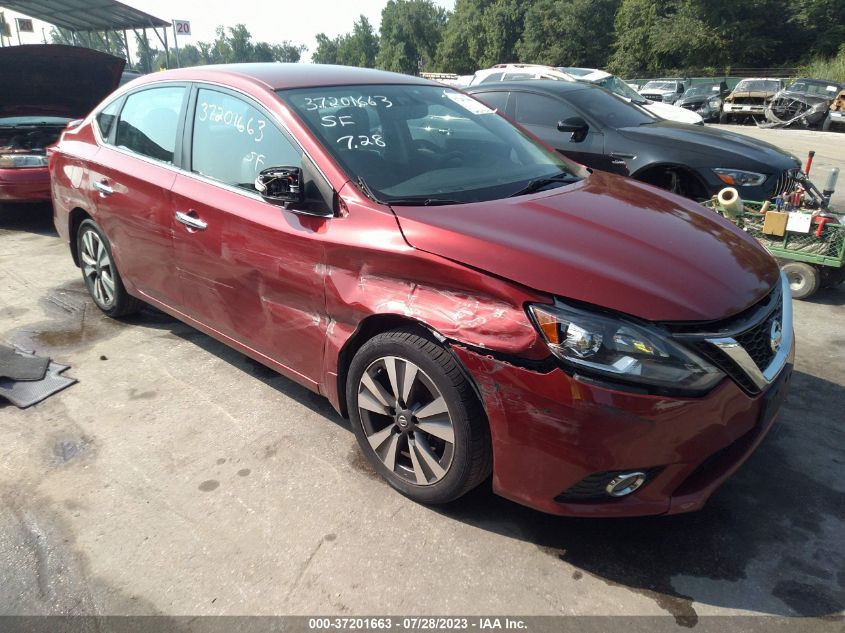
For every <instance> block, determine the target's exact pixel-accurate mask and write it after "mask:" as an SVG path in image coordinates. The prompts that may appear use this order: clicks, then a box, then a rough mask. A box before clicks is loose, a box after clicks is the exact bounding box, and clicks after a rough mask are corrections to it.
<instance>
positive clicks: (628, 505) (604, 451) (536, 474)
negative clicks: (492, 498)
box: [455, 347, 791, 517]
mask: <svg viewBox="0 0 845 633" xmlns="http://www.w3.org/2000/svg"><path fill="white" fill-rule="evenodd" d="M455 351H456V353H457V354H458V356H459V357H460V359H461V360H462V361H463V363H464V365H465V366H466V367H467V369H468V370H469V371H470V373H471V374H472V375H473V377H474V378H475V380H476V383H477V384H478V386H479V389H480V391H481V395H482V399H483V401H484V406H485V409H486V410H487V414H488V419H489V422H490V428H491V433H492V437H493V489H494V491H495V492H496V493H497V494H499V495H501V496H503V497H506V498H508V499H511V500H512V501H516V502H517V503H520V504H523V505H526V506H530V507H532V508H535V509H537V510H541V511H543V512H548V513H550V514H557V515H566V516H590V517H630V516H646V515H657V514H676V513H681V512H691V511H694V510H698V509H700V508H701V507H702V506H703V505H704V503H705V502H706V501H707V499H708V498H709V497H710V495H711V494H712V493H713V492H714V491H715V490H716V489H717V488H718V487H719V486H720V485H721V484H722V482H723V481H725V480H726V479H727V478H728V477H729V476H730V475H731V474H732V473H733V472H734V471H736V470H737V469H738V468H739V467H740V465H742V463H743V462H744V461H745V460H746V459H747V458H748V456H749V455H751V453H752V452H753V451H754V449H755V448H756V447H757V446H758V445H759V444H760V442H761V441H762V439H763V438H764V437H765V435H766V433H768V431H769V429H770V428H771V426H772V424H773V423H774V420H775V416H776V413H777V407H775V408H774V410H773V409H772V408H771V407H768V408H767V407H765V406H764V405H765V403H766V402H767V401H769V400H770V399H771V393H772V392H773V390H776V389H780V390H785V389H786V388H787V386H788V382H789V378H790V373H791V363H789V364H788V365H787V366H785V367H784V369H783V371H782V372H781V375H780V377H779V379H778V381H777V382H775V383H774V384H773V385H772V387H771V388H770V389H769V390H768V391H766V392H764V393H762V394H760V395H758V396H757V397H753V398H752V397H750V396H748V395H746V394H745V392H743V391H742V390H741V389H740V388H739V387H738V386H737V385H736V384H735V383H734V382H732V381H731V380H730V379H725V380H724V381H723V382H722V383H721V384H720V385H719V386H718V387H716V388H715V389H714V390H713V391H712V392H711V393H710V394H708V395H707V396H706V397H702V398H689V399H680V398H667V397H661V396H649V395H639V394H632V393H626V392H621V391H615V390H613V389H610V388H607V387H604V386H600V385H597V384H591V383H588V382H584V381H581V380H579V379H577V378H573V377H571V376H569V375H568V374H566V373H564V372H563V371H562V370H560V369H554V370H552V371H551V372H548V373H538V372H536V371H532V370H530V369H526V368H522V367H517V366H515V365H511V364H508V363H506V362H503V361H499V360H495V359H493V358H491V357H489V356H481V355H479V354H476V353H475V352H473V351H470V350H467V349H465V348H460V347H456V348H455ZM778 399H780V398H778ZM764 410H765V411H764ZM631 470H651V471H652V472H654V471H655V470H656V474H654V475H653V476H652V478H651V479H650V480H648V481H647V482H646V484H645V485H644V486H643V487H642V488H640V489H639V490H637V491H636V492H634V493H633V494H631V495H629V496H626V497H621V498H614V497H610V496H608V497H607V498H605V499H601V500H591V501H577V502H560V501H556V500H555V498H556V497H558V496H559V495H561V493H563V492H564V491H567V490H569V489H571V488H572V487H573V486H575V485H576V484H578V483H579V482H582V481H583V480H585V479H586V478H588V477H589V476H590V475H593V474H595V473H604V472H608V471H631Z"/></svg>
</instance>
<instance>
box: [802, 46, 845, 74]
mask: <svg viewBox="0 0 845 633" xmlns="http://www.w3.org/2000/svg"><path fill="white" fill-rule="evenodd" d="M801 74H802V75H804V76H806V77H818V78H819V79H828V80H830V81H836V82H838V83H845V44H843V45H842V46H841V47H840V49H839V54H838V55H836V56H834V57H828V58H824V57H819V58H817V59H814V60H811V61H810V62H809V63H808V64H806V65H805V66H804V67H803V69H802V72H801Z"/></svg>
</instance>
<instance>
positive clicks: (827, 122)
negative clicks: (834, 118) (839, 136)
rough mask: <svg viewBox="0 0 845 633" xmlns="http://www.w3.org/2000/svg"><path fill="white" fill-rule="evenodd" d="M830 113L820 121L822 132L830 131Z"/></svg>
mask: <svg viewBox="0 0 845 633" xmlns="http://www.w3.org/2000/svg"><path fill="white" fill-rule="evenodd" d="M830 124H831V121H830V115H828V116H826V117H825V118H824V122H823V123H822V132H830Z"/></svg>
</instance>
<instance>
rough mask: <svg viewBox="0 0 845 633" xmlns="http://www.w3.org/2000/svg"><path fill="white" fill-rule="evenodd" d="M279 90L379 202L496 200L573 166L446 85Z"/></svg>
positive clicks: (328, 148) (490, 110)
mask: <svg viewBox="0 0 845 633" xmlns="http://www.w3.org/2000/svg"><path fill="white" fill-rule="evenodd" d="M278 94H279V96H280V97H281V98H282V99H283V100H284V101H285V102H286V103H288V104H289V105H290V106H291V107H292V108H293V110H294V111H295V112H296V114H298V115H299V117H300V118H301V119H302V120H303V121H304V122H305V123H306V124H307V125H308V127H309V128H310V129H311V131H312V132H313V133H314V134H315V136H316V137H317V138H318V139H319V140H320V142H321V143H322V144H323V146H324V147H325V148H326V149H327V150H328V151H329V153H330V154H331V155H332V156H333V157H334V158H335V160H337V162H338V163H339V164H340V165H341V166H342V167H343V169H344V170H345V171H346V173H347V174H348V175H349V177H350V178H351V179H352V180H353V181H358V180H359V179H363V181H364V183H365V186H366V188H369V189H370V190H371V192H372V194H373V195H374V197H375V198H377V199H378V200H380V201H383V202H388V203H389V202H391V201H394V200H400V199H403V200H408V199H417V200H420V201H423V200H429V199H430V200H433V201H438V200H439V201H444V200H453V201H456V202H480V201H484V200H495V199H500V198H505V197H507V196H509V195H511V194H513V193H514V192H515V191H517V190H519V189H521V188H522V187H524V186H525V185H526V184H527V183H528V182H529V181H531V180H535V179H537V178H543V177H547V176H554V175H558V174H561V173H564V174H569V175H574V173H575V171H576V169H577V168H576V167H574V166H570V165H569V163H567V162H566V161H565V160H564V159H563V158H562V157H561V156H559V155H558V154H556V153H554V152H552V151H549V150H547V149H546V148H544V147H543V146H542V145H540V144H539V143H537V142H536V141H534V140H533V139H531V138H529V137H528V136H526V135H525V134H524V133H523V132H521V131H520V130H518V129H517V128H516V127H514V126H513V125H512V124H511V123H509V122H508V121H507V120H506V119H504V118H502V117H500V116H498V115H497V114H496V111H495V110H492V109H490V108H488V107H487V106H486V105H484V104H482V103H480V102H478V101H476V100H475V99H473V98H471V97H469V96H467V95H465V94H463V93H461V92H458V91H456V90H452V89H450V88H443V87H442V86H427V85H373V86H333V87H316V88H297V89H293V90H279V91H278ZM397 204H400V202H397Z"/></svg>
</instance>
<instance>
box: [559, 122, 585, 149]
mask: <svg viewBox="0 0 845 633" xmlns="http://www.w3.org/2000/svg"><path fill="white" fill-rule="evenodd" d="M557 129H558V130H560V131H561V132H572V134H571V135H570V136H569V140H570V141H572V142H573V143H580V142H581V141H583V140H584V139H585V138H587V132H588V131H589V129H590V126H589V125H587V122H586V121H585V120H584V119H582V118H581V117H579V116H574V117H570V118H568V119H564V120H563V121H558V122H557Z"/></svg>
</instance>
